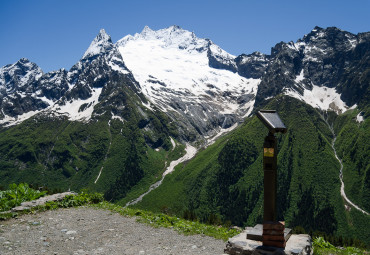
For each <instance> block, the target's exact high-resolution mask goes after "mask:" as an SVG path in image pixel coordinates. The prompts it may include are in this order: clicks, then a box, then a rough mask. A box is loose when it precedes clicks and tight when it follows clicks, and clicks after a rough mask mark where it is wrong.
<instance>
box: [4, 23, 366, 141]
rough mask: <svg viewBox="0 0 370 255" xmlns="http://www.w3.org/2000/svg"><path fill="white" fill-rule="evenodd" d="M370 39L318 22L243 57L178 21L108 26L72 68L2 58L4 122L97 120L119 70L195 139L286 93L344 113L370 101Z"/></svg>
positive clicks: (145, 103) (148, 103)
mask: <svg viewBox="0 0 370 255" xmlns="http://www.w3.org/2000/svg"><path fill="white" fill-rule="evenodd" d="M369 38H370V33H360V34H358V35H354V34H351V33H349V32H345V31H341V30H340V29H337V28H334V27H331V28H327V29H322V28H319V27H315V28H314V29H313V30H312V31H311V32H310V33H309V34H307V35H305V36H304V37H303V38H302V39H299V40H298V41H297V42H296V43H293V42H289V43H283V42H281V43H279V44H277V45H276V46H275V47H273V48H272V50H271V55H264V54H261V53H259V52H254V53H252V54H250V55H245V54H242V55H240V56H238V57H235V56H233V55H231V54H229V53H227V52H226V51H224V50H222V49H221V48H220V47H218V46H217V45H215V44H214V43H213V42H212V41H211V40H209V39H201V38H198V37H196V36H195V34H194V33H192V32H189V31H186V30H183V29H181V28H180V27H178V26H171V27H169V28H166V29H161V30H158V31H153V30H151V29H150V28H149V27H145V28H144V29H143V31H142V32H141V33H140V34H135V35H134V36H131V35H128V36H125V37H124V38H122V39H121V40H119V41H117V42H116V43H115V44H113V43H112V41H111V38H110V36H109V35H107V33H106V32H105V31H104V29H102V30H101V31H100V32H99V34H98V35H97V37H96V38H95V39H94V40H93V42H92V43H91V45H90V47H89V48H88V49H87V50H86V52H85V54H84V55H83V57H82V59H81V60H80V61H79V62H78V63H77V64H76V65H74V66H73V67H72V68H71V69H70V70H69V71H66V70H64V69H61V70H58V71H53V72H49V73H46V74H44V73H43V72H42V70H41V69H40V68H39V67H38V66H37V65H36V64H34V63H32V62H30V61H29V60H27V59H20V60H19V61H18V62H17V63H15V64H11V65H7V66H4V67H2V68H1V69H0V93H1V94H0V96H1V99H2V100H1V105H0V109H1V111H0V123H1V124H2V125H5V126H8V125H14V124H17V123H19V122H20V121H22V120H24V119H27V118H29V117H30V116H33V115H35V114H37V113H40V112H41V113H44V114H47V115H50V114H56V115H59V116H60V115H65V116H67V117H68V118H69V119H70V120H80V121H89V120H90V119H91V118H93V119H94V116H95V115H96V112H97V111H98V109H99V108H101V107H100V105H101V103H102V102H103V101H104V102H108V101H109V100H108V99H107V98H104V94H105V93H104V92H105V90H106V87H107V86H105V85H106V84H107V83H108V82H109V81H110V80H111V79H109V77H110V76H112V75H116V76H117V77H118V79H126V80H129V81H130V86H131V87H132V88H133V89H134V90H135V93H136V94H137V95H140V97H142V99H141V100H140V103H139V104H141V107H144V108H147V109H149V110H152V108H154V107H157V108H158V109H159V110H160V111H162V112H165V113H166V114H167V115H168V116H169V117H170V118H171V119H173V120H175V121H176V122H177V125H178V126H179V127H180V130H181V133H182V134H183V136H184V137H183V138H186V139H190V140H194V139H196V137H198V138H199V136H201V137H207V136H210V135H215V134H216V133H217V132H219V131H220V129H226V128H229V127H231V126H233V125H234V124H235V123H238V122H240V121H243V118H245V117H247V116H249V115H250V114H251V113H252V111H253V110H254V109H255V107H259V106H261V105H263V104H264V102H265V101H266V100H267V99H269V98H272V97H274V96H276V95H278V94H280V93H283V94H286V95H289V96H292V97H295V98H298V99H300V100H302V101H304V102H306V103H308V104H310V105H312V106H313V107H315V108H319V109H321V110H329V109H331V110H334V111H336V112H337V113H342V112H345V111H346V109H348V108H350V107H355V106H356V105H359V106H362V105H364V104H365V103H366V102H368V100H369V98H368V97H369V94H370V93H369V83H368V74H367V73H366V68H367V67H368V66H367V65H366V63H367V62H368V61H369V59H368V58H369V56H368V47H369V41H370V40H369ZM107 100H108V101H107ZM110 114H111V116H112V117H113V118H114V117H115V116H117V118H122V117H123V116H121V115H120V113H119V111H117V112H115V113H113V112H111V113H110Z"/></svg>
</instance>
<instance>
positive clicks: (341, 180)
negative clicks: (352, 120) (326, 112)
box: [323, 117, 369, 215]
mask: <svg viewBox="0 0 370 255" xmlns="http://www.w3.org/2000/svg"><path fill="white" fill-rule="evenodd" d="M323 119H324V121H325V123H326V124H327V125H328V127H329V129H330V131H331V133H332V134H333V142H332V143H331V147H332V148H333V151H334V155H335V158H336V159H337V160H338V162H339V164H340V170H339V179H340V183H341V185H340V195H341V196H342V197H343V199H344V200H345V201H346V202H347V203H348V204H349V205H351V206H352V207H354V208H355V209H357V210H359V211H360V212H362V213H363V214H366V215H369V213H368V212H366V211H364V210H362V209H361V208H360V207H359V206H358V205H356V204H354V203H353V202H352V201H351V200H349V198H348V197H347V195H346V193H345V192H344V182H343V163H342V160H341V159H340V158H339V157H338V154H337V150H336V149H335V146H334V145H335V141H336V140H337V137H336V135H335V133H334V128H333V126H332V125H329V123H328V121H327V120H326V119H325V118H324V117H323Z"/></svg>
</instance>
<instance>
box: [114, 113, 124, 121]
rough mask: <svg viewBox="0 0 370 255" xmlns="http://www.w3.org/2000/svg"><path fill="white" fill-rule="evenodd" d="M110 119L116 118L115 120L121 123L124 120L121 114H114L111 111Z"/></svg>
mask: <svg viewBox="0 0 370 255" xmlns="http://www.w3.org/2000/svg"><path fill="white" fill-rule="evenodd" d="M111 119H112V120H114V119H116V120H119V121H121V122H122V123H125V120H124V119H123V118H122V117H121V116H118V115H114V114H113V113H112V118H111Z"/></svg>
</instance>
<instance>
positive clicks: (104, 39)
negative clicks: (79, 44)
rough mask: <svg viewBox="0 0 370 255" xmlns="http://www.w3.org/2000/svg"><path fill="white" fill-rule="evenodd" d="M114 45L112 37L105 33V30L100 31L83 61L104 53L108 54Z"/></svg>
mask: <svg viewBox="0 0 370 255" xmlns="http://www.w3.org/2000/svg"><path fill="white" fill-rule="evenodd" d="M112 47H113V43H112V39H111V38H110V36H109V35H108V34H107V33H106V32H105V30H104V29H100V31H99V34H98V35H97V36H96V37H95V39H94V40H93V41H92V42H91V44H90V46H89V48H88V49H87V50H86V52H85V54H84V55H83V57H82V59H86V58H90V57H93V56H96V55H99V54H100V53H102V52H106V51H108V50H110V49H112Z"/></svg>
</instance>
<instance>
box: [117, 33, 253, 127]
mask: <svg viewBox="0 0 370 255" xmlns="http://www.w3.org/2000/svg"><path fill="white" fill-rule="evenodd" d="M116 47H117V48H118V51H119V52H120V54H121V56H122V59H123V60H124V62H125V64H126V66H127V68H128V69H129V70H130V71H131V72H132V74H133V76H134V77H135V80H137V81H138V82H139V84H140V87H141V89H142V92H143V94H144V95H145V96H146V97H147V98H148V99H149V100H150V101H151V102H152V103H153V104H154V105H156V106H158V107H160V108H161V109H162V110H163V111H165V112H167V113H168V114H169V115H171V114H172V115H173V116H175V115H176V116H177V117H176V118H179V116H182V117H181V118H182V119H186V118H187V119H191V121H190V122H191V123H193V124H192V125H193V126H194V127H196V128H197V130H198V132H199V133H203V134H207V133H208V132H209V131H212V130H210V129H213V128H214V126H216V127H223V128H228V127H230V126H232V125H233V124H234V123H235V122H236V121H238V120H239V119H240V118H242V117H244V116H245V115H248V114H250V113H251V111H252V109H253V103H254V97H255V94H256V93H257V86H258V84H259V82H260V80H259V79H247V78H245V77H242V76H240V75H239V74H238V73H236V72H235V71H233V72H231V70H230V69H232V67H234V70H235V69H236V64H235V61H234V59H235V56H233V55H231V54H229V53H227V52H226V51H224V50H223V49H221V48H220V47H219V46H217V45H215V44H213V43H212V41H210V40H209V39H203V38H198V37H196V36H195V34H194V33H193V32H190V31H187V30H184V29H182V28H180V27H178V26H171V27H168V28H165V29H160V30H157V31H154V30H151V29H150V28H149V27H145V28H144V29H143V31H142V32H141V33H140V34H139V33H137V34H135V35H134V36H131V35H129V36H126V37H124V38H122V39H121V40H119V41H118V42H117V44H116ZM225 67H228V68H225ZM226 116H227V117H226ZM210 123H212V124H210Z"/></svg>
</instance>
